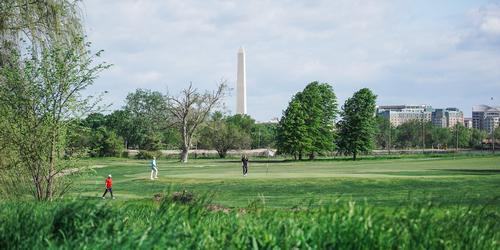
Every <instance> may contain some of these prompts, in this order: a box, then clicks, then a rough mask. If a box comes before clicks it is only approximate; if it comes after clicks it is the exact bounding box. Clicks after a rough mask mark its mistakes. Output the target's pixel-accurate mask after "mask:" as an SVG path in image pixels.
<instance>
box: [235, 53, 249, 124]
mask: <svg viewBox="0 0 500 250" xmlns="http://www.w3.org/2000/svg"><path fill="white" fill-rule="evenodd" d="M246 113H247V79H246V68H245V50H244V49H243V47H241V48H240V49H239V50H238V75H237V77H236V114H242V115H245V114H246Z"/></svg>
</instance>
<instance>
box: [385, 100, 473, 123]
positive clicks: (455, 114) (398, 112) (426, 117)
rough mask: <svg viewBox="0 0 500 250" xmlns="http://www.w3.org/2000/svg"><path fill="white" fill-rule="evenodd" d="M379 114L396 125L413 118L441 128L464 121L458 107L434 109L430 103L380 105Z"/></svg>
mask: <svg viewBox="0 0 500 250" xmlns="http://www.w3.org/2000/svg"><path fill="white" fill-rule="evenodd" d="M377 114H378V115H379V116H382V117H384V118H386V119H388V120H389V121H390V122H391V124H392V125H393V126H395V127H397V126H399V125H401V124H403V123H406V122H409V121H411V120H418V121H424V122H432V124H433V125H434V126H437V127H441V128H449V127H454V126H455V125H456V124H463V123H464V114H463V112H462V111H460V110H459V109H457V108H446V109H433V108H432V107H431V106H428V105H392V106H379V107H378V108H377Z"/></svg>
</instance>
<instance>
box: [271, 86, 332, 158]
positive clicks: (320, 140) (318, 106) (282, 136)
mask: <svg viewBox="0 0 500 250" xmlns="http://www.w3.org/2000/svg"><path fill="white" fill-rule="evenodd" d="M292 104H293V105H294V107H292V108H290V105H292ZM289 108H290V109H289V110H288V112H284V114H283V117H282V119H281V120H283V121H284V122H280V123H279V125H278V130H277V133H278V136H277V138H278V140H283V141H282V142H278V146H279V147H280V148H281V151H280V152H288V153H291V154H294V155H297V156H298V158H300V159H302V154H304V153H307V154H308V155H309V159H314V157H315V155H316V154H318V153H321V152H325V151H332V150H333V149H334V148H335V144H334V131H333V125H334V122H335V118H336V115H337V102H336V97H335V93H334V92H333V89H332V87H331V86H330V85H329V84H327V83H319V82H311V83H310V84H308V85H307V86H306V87H305V88H304V90H303V91H301V92H298V93H297V94H296V95H295V96H294V97H293V98H292V101H291V102H290V104H289ZM297 109H300V110H297ZM285 115H291V116H292V117H293V119H301V120H300V121H299V120H295V121H293V120H292V119H290V118H287V117H285ZM302 123H303V125H304V128H305V130H304V131H302V132H300V134H297V133H296V132H297V131H298V130H297V131H295V132H294V131H291V130H295V129H296V128H294V127H293V126H292V125H296V126H302ZM288 130H290V131H288ZM287 136H294V138H286V137H287ZM297 140H302V141H304V142H305V143H302V146H304V147H303V148H301V149H300V150H299V151H296V149H295V146H293V145H291V144H289V142H291V141H297ZM285 147H288V148H285Z"/></svg>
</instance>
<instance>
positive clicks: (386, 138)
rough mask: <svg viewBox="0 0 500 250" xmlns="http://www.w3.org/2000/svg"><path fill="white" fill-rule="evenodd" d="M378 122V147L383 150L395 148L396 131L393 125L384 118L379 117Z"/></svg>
mask: <svg viewBox="0 0 500 250" xmlns="http://www.w3.org/2000/svg"><path fill="white" fill-rule="evenodd" d="M376 122H377V132H378V133H377V134H376V144H377V147H378V148H383V149H391V148H394V142H395V141H396V140H395V139H396V138H395V135H396V129H395V128H394V127H393V126H392V125H391V122H390V121H389V120H388V119H385V118H384V117H381V116H377V117H376Z"/></svg>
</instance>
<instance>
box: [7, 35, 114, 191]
mask: <svg viewBox="0 0 500 250" xmlns="http://www.w3.org/2000/svg"><path fill="white" fill-rule="evenodd" d="M74 39H75V41H74V43H69V44H68V43H62V42H61V43H60V42H53V43H52V44H50V46H45V47H43V48H42V49H41V51H38V50H36V49H35V48H30V49H29V50H28V51H27V54H26V55H21V54H20V53H17V52H16V51H12V57H11V58H10V59H11V61H10V62H11V63H6V64H5V65H4V66H3V67H2V68H1V69H0V76H1V79H0V102H1V103H0V107H1V109H0V117H2V120H1V121H2V122H3V126H1V127H2V128H4V130H3V133H2V136H1V140H2V142H3V143H8V144H10V145H12V146H13V147H14V148H15V149H16V151H17V152H18V154H17V156H16V157H17V158H18V159H19V162H17V163H16V167H15V169H17V170H25V171H26V173H27V174H28V175H29V176H30V179H31V182H32V184H33V185H32V186H31V187H32V191H33V195H34V197H36V199H38V200H50V199H52V198H53V197H54V195H55V192H56V191H59V192H64V191H65V190H66V188H67V186H63V187H61V186H58V184H60V183H62V180H61V179H59V178H56V176H57V175H58V174H60V173H61V172H62V171H63V170H64V169H65V168H66V167H67V166H66V165H65V164H64V162H60V161H59V159H60V158H61V157H62V156H63V154H64V146H65V138H66V136H65V133H66V128H67V124H68V122H69V120H70V119H69V118H70V117H72V116H75V115H79V114H80V113H82V112H85V111H87V110H89V109H90V108H91V107H92V105H93V104H94V102H93V101H92V99H89V98H82V96H81V92H82V90H84V89H85V88H87V87H88V86H89V85H91V84H92V83H93V80H94V79H95V78H96V77H97V75H98V73H99V72H100V71H102V70H104V69H106V68H107V67H109V65H106V64H97V65H96V66H92V65H94V58H95V57H98V56H99V53H97V54H92V53H91V52H90V51H89V50H88V49H85V50H82V48H81V47H80V43H81V41H80V39H81V38H78V37H77V38H74ZM60 180H61V181H60Z"/></svg>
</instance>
